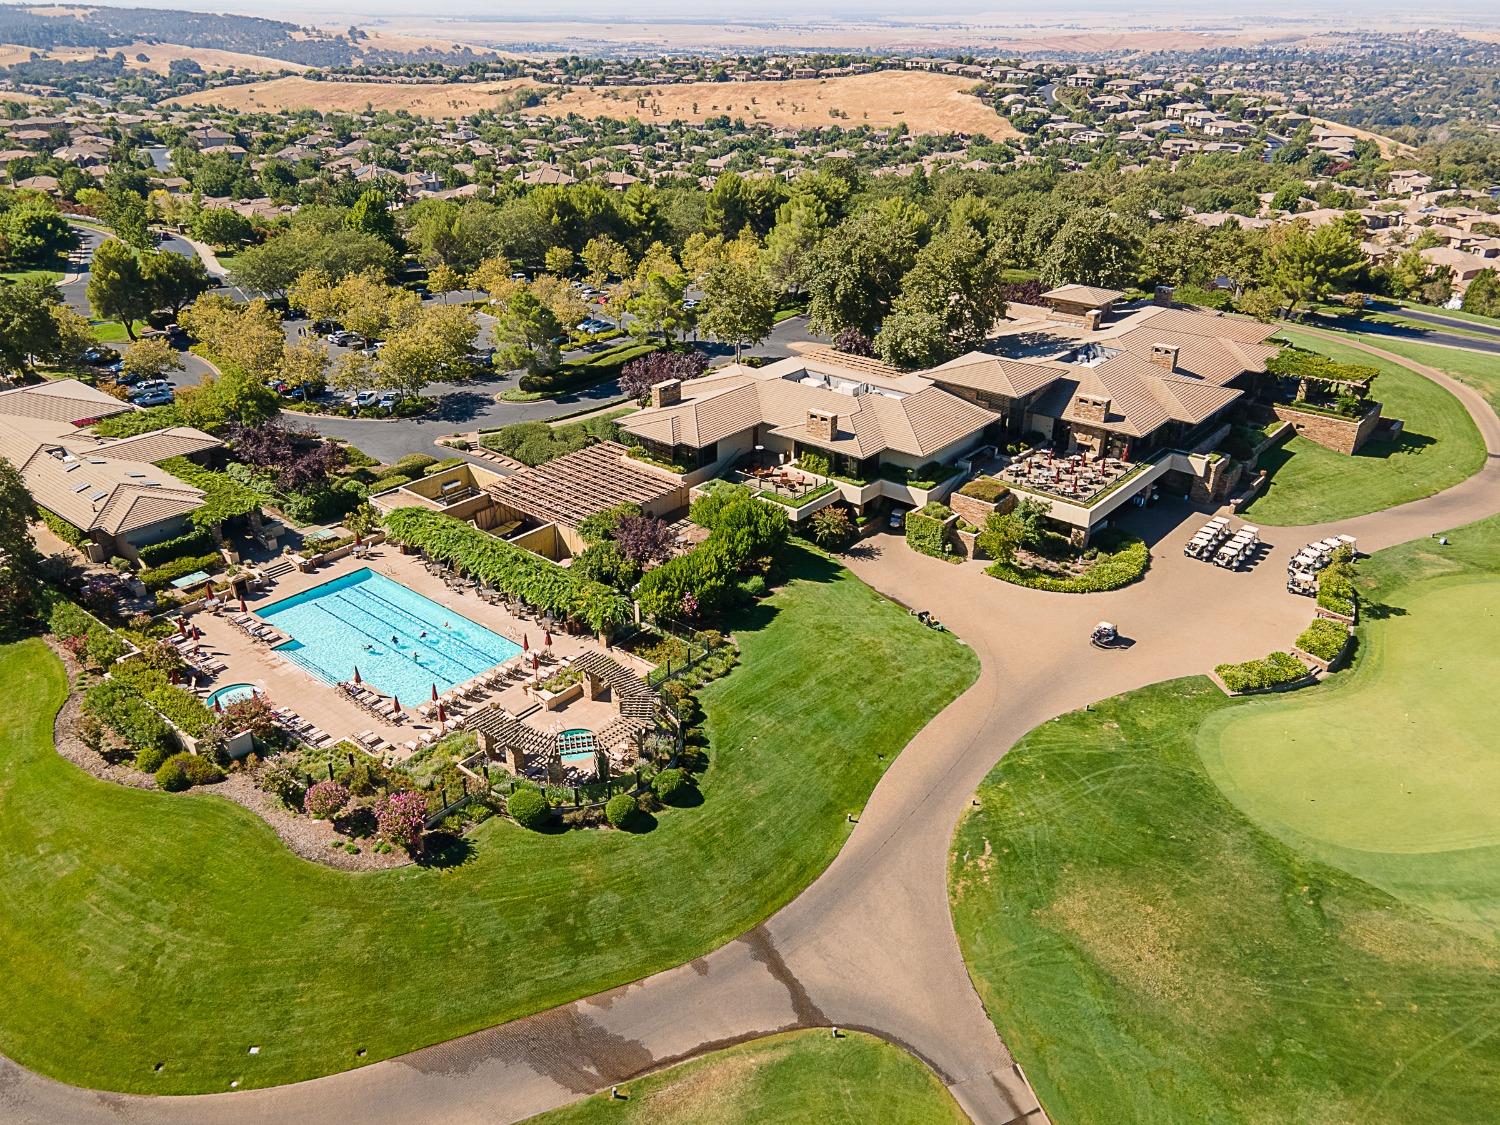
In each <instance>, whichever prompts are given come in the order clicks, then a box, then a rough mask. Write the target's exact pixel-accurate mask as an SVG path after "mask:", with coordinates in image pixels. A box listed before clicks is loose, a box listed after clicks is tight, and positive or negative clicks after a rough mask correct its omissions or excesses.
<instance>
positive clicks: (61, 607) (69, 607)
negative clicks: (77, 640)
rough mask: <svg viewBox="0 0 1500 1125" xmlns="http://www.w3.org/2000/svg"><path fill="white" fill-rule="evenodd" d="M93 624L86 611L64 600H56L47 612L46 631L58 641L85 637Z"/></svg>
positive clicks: (92, 619)
mask: <svg viewBox="0 0 1500 1125" xmlns="http://www.w3.org/2000/svg"><path fill="white" fill-rule="evenodd" d="M94 624H95V621H94V618H93V617H92V616H91V615H90V614H89V612H88V611H87V610H86V609H83V608H82V607H80V606H76V605H74V604H73V603H72V602H70V601H68V600H67V599H66V598H58V599H57V600H56V601H54V602H53V603H52V608H51V609H50V610H48V611H47V630H48V631H49V632H50V633H52V634H53V635H54V636H56V637H57V638H58V639H59V640H66V639H67V638H69V637H84V636H87V635H88V631H89V629H90V628H91V627H92V626H93V625H94Z"/></svg>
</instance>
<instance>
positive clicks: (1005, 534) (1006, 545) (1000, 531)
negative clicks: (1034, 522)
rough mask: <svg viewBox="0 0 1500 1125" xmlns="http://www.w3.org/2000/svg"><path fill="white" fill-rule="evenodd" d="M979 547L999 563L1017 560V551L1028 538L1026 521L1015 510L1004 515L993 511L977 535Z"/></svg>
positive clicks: (1007, 563)
mask: <svg viewBox="0 0 1500 1125" xmlns="http://www.w3.org/2000/svg"><path fill="white" fill-rule="evenodd" d="M976 538H977V542H978V544H979V549H980V550H982V551H983V552H984V553H985V554H987V555H988V556H989V557H990V558H992V559H994V560H995V561H996V562H998V563H1005V564H1006V565H1009V564H1010V563H1012V562H1014V561H1015V558H1016V551H1017V549H1018V548H1019V547H1020V546H1021V544H1022V542H1023V541H1024V540H1025V538H1026V523H1025V521H1024V520H1023V519H1022V518H1021V517H1020V516H1019V515H1018V514H1017V513H1016V512H1014V511H1010V512H1006V513H1004V514H1003V515H1002V514H1001V513H999V512H991V513H990V514H989V515H988V516H986V517H985V520H984V526H983V527H982V528H980V530H979V535H978V536H977V537H976Z"/></svg>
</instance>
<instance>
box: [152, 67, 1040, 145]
mask: <svg viewBox="0 0 1500 1125" xmlns="http://www.w3.org/2000/svg"><path fill="white" fill-rule="evenodd" d="M528 86H530V87H535V88H537V89H540V90H542V91H543V92H544V93H546V94H547V95H548V97H547V100H546V101H545V102H544V103H543V104H542V105H541V106H539V107H537V108H536V109H534V110H532V112H534V113H544V114H545V113H550V114H567V113H578V114H582V115H583V116H584V117H614V118H620V119H624V118H629V117H638V118H640V119H641V120H643V121H661V122H667V121H672V120H682V121H703V120H706V119H707V118H710V117H718V116H721V115H726V114H727V115H728V116H730V117H740V118H744V119H745V120H746V121H747V122H749V121H755V122H759V123H761V124H764V125H772V126H789V127H793V128H807V127H812V126H821V125H834V124H838V125H844V126H850V127H852V126H855V125H871V126H876V127H882V128H884V127H889V126H892V125H897V124H901V123H903V122H904V123H905V124H906V125H907V127H908V128H910V129H911V131H912V132H914V133H945V132H960V133H983V134H985V135H987V136H989V137H991V138H993V139H997V140H998V139H1000V138H1003V137H1010V136H1014V135H1015V131H1014V130H1013V129H1012V128H1011V126H1010V123H1009V122H1007V121H1006V120H1005V118H1003V117H1001V116H1000V115H999V114H998V113H996V112H995V111H994V110H993V109H992V108H991V107H990V106H988V105H986V104H985V103H984V102H982V101H980V100H979V99H978V98H976V97H974V96H973V95H972V94H968V93H965V92H964V91H966V90H967V89H969V88H970V87H972V86H973V82H972V81H970V80H968V79H963V78H956V77H953V76H951V75H946V74H929V73H926V72H924V71H908V70H896V71H879V72H876V73H874V74H859V75H854V76H852V77H848V78H823V79H818V78H810V79H797V80H793V81H788V82H694V83H686V84H683V85H672V86H625V87H599V88H597V89H588V88H584V87H577V88H574V89H571V90H567V91H563V90H561V89H559V88H556V87H546V86H538V85H537V84H536V83H533V82H529V81H527V80H525V79H516V80H513V81H509V82H476V83H445V84H441V85H402V84H396V83H386V82H313V81H310V80H309V79H306V78H276V79H272V80H270V81H267V82H254V83H250V84H248V85H244V86H227V87H224V88H222V89H217V90H205V91H203V92H202V93H197V94H185V95H183V96H181V97H179V98H173V99H172V100H171V101H170V102H169V103H168V104H177V105H217V106H223V107H224V108H226V109H235V110H252V111H268V110H282V109H316V110H321V111H331V110H336V111H342V112H358V111H360V110H362V109H364V108H365V106H366V105H370V106H373V107H375V108H376V109H384V110H400V109H404V110H407V111H409V112H411V113H415V114H419V115H421V116H424V117H461V116H463V115H465V114H468V113H473V112H474V111H475V110H479V109H488V108H491V107H493V106H494V105H496V104H498V103H499V102H500V101H501V100H503V99H504V98H505V97H506V96H507V95H508V94H511V93H513V92H514V91H515V90H517V89H521V88H523V87H528Z"/></svg>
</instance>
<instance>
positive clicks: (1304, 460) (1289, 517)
mask: <svg viewBox="0 0 1500 1125" xmlns="http://www.w3.org/2000/svg"><path fill="white" fill-rule="evenodd" d="M1281 335H1283V336H1285V337H1286V338H1287V339H1288V340H1290V341H1291V342H1292V343H1294V344H1297V345H1299V346H1301V347H1305V348H1310V349H1312V350H1314V351H1317V352H1321V353H1322V354H1324V355H1327V356H1329V357H1331V358H1333V359H1336V360H1339V361H1341V362H1346V363H1363V364H1373V365H1375V366H1376V367H1379V368H1380V376H1379V377H1378V378H1377V379H1376V380H1375V384H1374V389H1373V394H1374V396H1375V397H1376V398H1378V399H1379V400H1380V401H1381V402H1382V403H1383V404H1384V411H1383V413H1384V414H1385V415H1386V416H1388V417H1392V418H1400V419H1402V420H1403V421H1404V422H1405V423H1406V428H1405V432H1404V433H1403V435H1402V437H1401V440H1400V441H1399V442H1396V443H1391V442H1376V441H1371V442H1368V443H1366V445H1365V446H1364V448H1363V449H1361V450H1360V451H1359V453H1358V454H1357V455H1356V456H1354V457H1347V456H1345V455H1344V454H1342V453H1336V452H1334V451H1333V450H1331V449H1325V448H1324V447H1323V446H1321V445H1318V444H1317V443H1315V442H1312V441H1309V440H1308V439H1306V438H1301V437H1294V438H1292V439H1290V440H1289V441H1286V442H1283V443H1281V444H1280V445H1278V446H1276V447H1274V448H1272V449H1269V450H1267V451H1266V452H1265V453H1264V454H1262V455H1261V460H1260V466H1261V467H1262V468H1265V469H1269V470H1270V471H1271V481H1270V484H1269V485H1267V487H1266V490H1265V492H1263V493H1262V494H1261V495H1260V496H1258V497H1257V498H1256V499H1255V500H1254V501H1253V502H1252V503H1251V504H1249V505H1248V506H1247V507H1246V508H1245V509H1244V516H1245V518H1246V519H1249V520H1252V521H1254V522H1255V523H1261V524H1268V525H1272V526H1277V525H1288V524H1308V523H1322V522H1325V521H1327V520H1336V519H1346V518H1348V517H1349V516H1358V515H1364V514H1365V513H1366V512H1376V511H1380V510H1382V509H1384V508H1390V507H1393V506H1395V505H1397V504H1404V503H1407V502H1408V501H1411V500H1420V499H1421V498H1422V497H1424V496H1431V495H1433V494H1434V493H1437V492H1441V491H1443V489H1445V488H1451V487H1452V486H1453V485H1455V484H1457V483H1458V482H1459V481H1461V480H1464V479H1465V478H1467V477H1469V476H1472V475H1473V474H1474V473H1476V472H1478V471H1479V469H1480V467H1481V466H1482V465H1483V464H1484V457H1485V451H1484V442H1483V439H1481V437H1480V436H1479V431H1478V429H1477V428H1476V427H1475V425H1474V420H1473V419H1472V418H1470V417H1469V415H1468V412H1467V411H1466V410H1465V409H1464V407H1463V404H1462V403H1460V402H1459V401H1458V399H1456V398H1454V397H1453V396H1452V395H1451V394H1449V393H1448V392H1447V391H1446V390H1444V389H1443V388H1442V387H1439V386H1438V385H1437V384H1435V383H1433V382H1432V381H1431V380H1428V379H1424V378H1423V377H1422V376H1421V375H1418V374H1417V373H1416V372H1414V371H1410V370H1408V369H1407V368H1405V367H1402V366H1401V365H1400V364H1398V363H1394V362H1391V361H1389V360H1384V359H1381V358H1379V357H1377V356H1372V355H1370V354H1369V353H1368V352H1364V351H1361V350H1359V349H1357V348H1350V347H1346V346H1344V345H1342V344H1338V343H1334V342H1332V341H1330V340H1327V339H1325V338H1323V337H1320V336H1313V335H1311V334H1309V333H1302V332H1297V331H1295V330H1287V331H1284V332H1282V333H1281ZM1375 344H1376V346H1378V347H1382V348H1384V347H1385V346H1386V341H1385V339H1384V338H1381V339H1380V340H1379V341H1375Z"/></svg>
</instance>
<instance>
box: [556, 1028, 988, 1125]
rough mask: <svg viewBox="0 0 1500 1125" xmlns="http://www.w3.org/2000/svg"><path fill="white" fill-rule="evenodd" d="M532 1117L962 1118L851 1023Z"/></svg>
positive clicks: (737, 1051) (865, 1121) (932, 1081)
mask: <svg viewBox="0 0 1500 1125" xmlns="http://www.w3.org/2000/svg"><path fill="white" fill-rule="evenodd" d="M621 1093H622V1094H624V1095H625V1097H624V1098H623V1099H615V1100H611V1099H610V1097H609V1094H608V1093H604V1094H600V1095H597V1096H595V1097H592V1098H589V1099H588V1100H586V1101H582V1102H578V1103H577V1104H575V1105H571V1106H568V1107H566V1108H564V1109H558V1110H553V1111H552V1112H551V1113H543V1114H540V1115H538V1116H537V1117H533V1118H531V1119H530V1125H598V1123H601V1122H607V1121H617V1122H621V1123H622V1125H632V1123H637V1122H639V1123H642V1125H645V1123H648V1122H649V1123H650V1125H669V1123H674V1122H681V1123H683V1125H688V1123H690V1122H701V1121H712V1122H714V1123H715V1125H760V1123H761V1122H773V1121H775V1122H792V1121H801V1122H809V1123H812V1122H818V1123H819V1125H822V1123H825V1122H848V1123H849V1125H942V1123H943V1122H949V1123H951V1125H962V1123H963V1122H965V1121H967V1120H968V1118H966V1117H965V1116H964V1114H963V1111H962V1110H961V1109H959V1108H958V1104H957V1103H956V1102H955V1101H954V1100H953V1098H952V1096H951V1095H950V1094H949V1093H948V1091H947V1090H945V1089H944V1088H943V1084H942V1083H941V1082H939V1081H938V1080H937V1077H936V1076H935V1075H934V1074H933V1073H932V1071H930V1070H928V1069H927V1068H926V1067H925V1066H923V1065H922V1063H920V1062H919V1061H917V1060H916V1059H915V1058H913V1057H912V1056H911V1055H909V1054H907V1053H906V1052H905V1051H903V1050H901V1049H900V1048H899V1047H893V1046H892V1045H891V1044H889V1043H887V1042H886V1041H885V1040H883V1039H877V1038H876V1037H875V1036H873V1035H865V1034H863V1033H861V1032H857V1031H851V1032H847V1033H845V1034H844V1035H842V1036H841V1037H840V1038H838V1039H834V1038H832V1037H831V1036H830V1035H829V1034H828V1032H826V1031H794V1032H791V1033H789V1034H785V1035H773V1036H770V1037H769V1038H766V1039H755V1040H752V1041H750V1042H749V1043H740V1044H737V1045H736V1046H733V1047H729V1048H727V1049H725V1050H722V1051H715V1052H714V1053H713V1054H711V1055H706V1056H704V1057H703V1058H701V1059H694V1060H692V1061H691V1062H686V1063H683V1064H682V1065H681V1066H674V1067H672V1068H671V1069H670V1070H665V1071H662V1072H661V1073H660V1074H653V1075H651V1076H649V1077H646V1078H642V1079H640V1080H639V1081H636V1082H631V1083H628V1084H627V1085H625V1086H622V1087H621Z"/></svg>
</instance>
